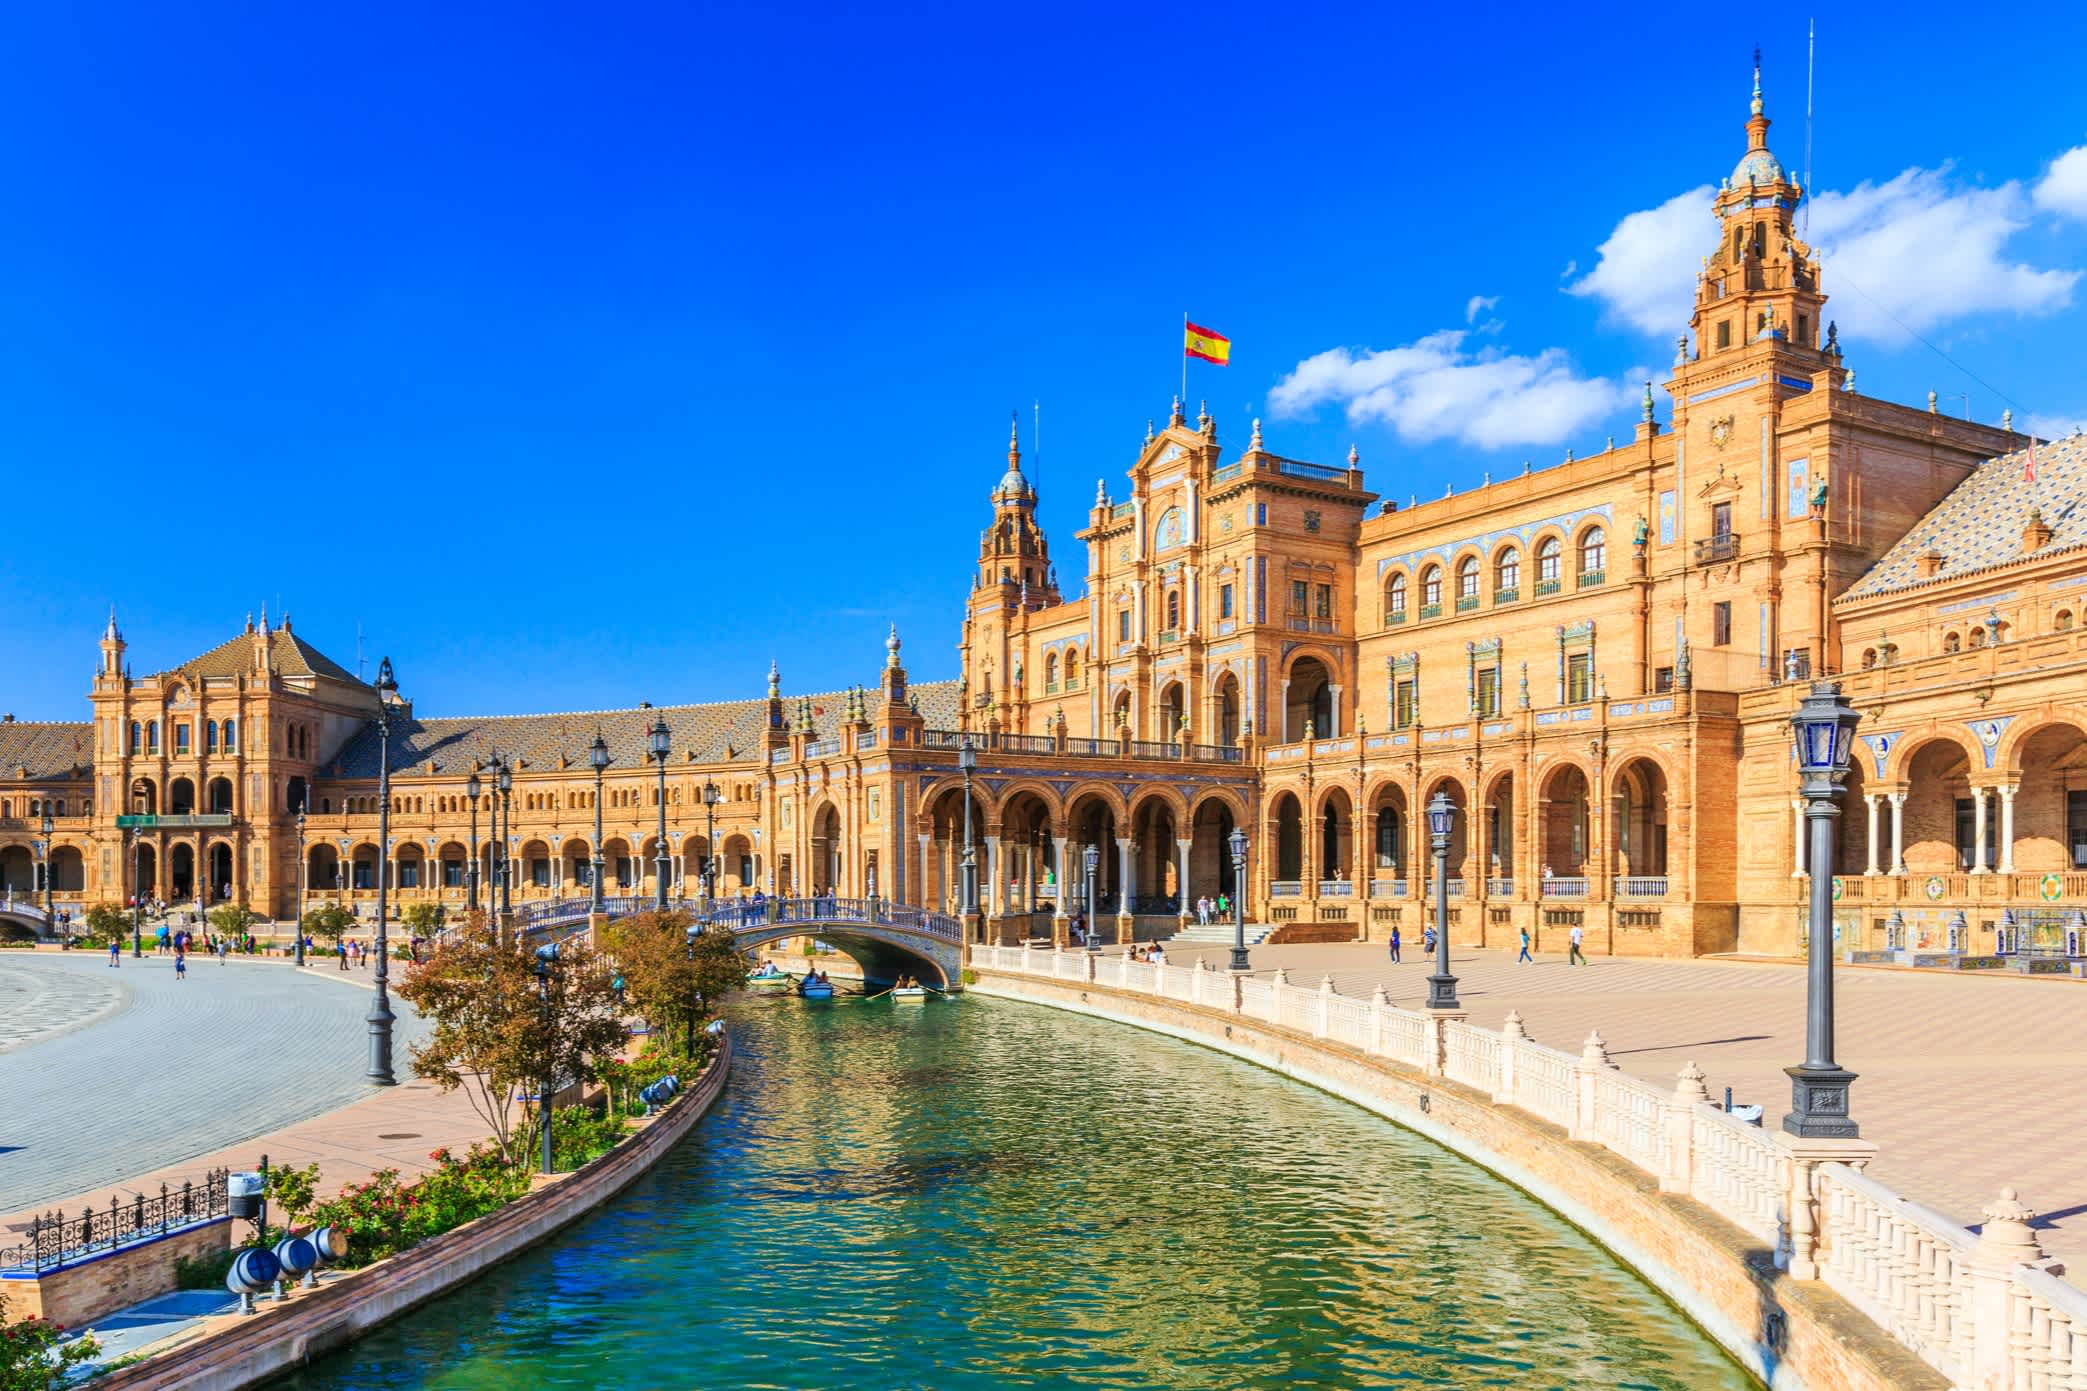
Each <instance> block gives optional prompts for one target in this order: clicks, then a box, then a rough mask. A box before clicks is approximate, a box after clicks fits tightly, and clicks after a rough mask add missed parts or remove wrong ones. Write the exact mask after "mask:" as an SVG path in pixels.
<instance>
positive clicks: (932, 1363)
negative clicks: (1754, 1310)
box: [279, 998, 1753, 1391]
mask: <svg viewBox="0 0 2087 1391" xmlns="http://www.w3.org/2000/svg"><path fill="white" fill-rule="evenodd" d="M733 1024H734V1028H735V1029H736V1030H737V1031H738V1035H739V1039H740V1043H741V1051H740V1054H739V1060H738V1062H737V1065H736V1067H735V1070H734V1075H733V1078H732V1082H731V1086H730V1087H729V1089H728V1090H727V1092H726V1094H725V1096H724V1097H723V1098H722V1099H721V1100H720V1102H719V1105H718V1107H717V1109H716V1110H715V1111H714V1112H713V1113H712V1114H711V1115H710V1116H708V1117H706V1118H705V1119H704V1120H703V1122H702V1123H701V1124H700V1125H699V1126H697V1128H696V1130H695V1131H694V1133H693V1135H692V1136H691V1138H690V1139H689V1140H688V1141H687V1142H686V1143H684V1144H683V1145H682V1146H681V1147H680V1148H679V1149H678V1150H677V1151H676V1152H675V1153H674V1154H673V1155H671V1156H669V1157H668V1158H667V1159H666V1160H664V1161H662V1162H661V1164H660V1165H659V1166H658V1167H657V1168H656V1169H655V1170H654V1171H653V1173H652V1174H650V1175H648V1176H647V1177H646V1178H645V1179H644V1180H642V1181H640V1182H639V1183H638V1184H637V1185H635V1186H634V1187H633V1188H631V1189H630V1190H628V1191H627V1192H626V1193H625V1194H624V1195H623V1196H622V1197H621V1198H620V1199H618V1200H617V1202H616V1203H615V1204H614V1205H613V1206H612V1207H611V1208H610V1209H608V1210H606V1211H604V1212H602V1213H600V1214H598V1215H596V1216H594V1217H592V1218H590V1219H588V1220H586V1221H585V1222H582V1223H580V1224H578V1225H576V1226H574V1227H572V1228H569V1229H568V1230H567V1231H566V1232H565V1233H564V1234H563V1235H562V1236H560V1237H558V1238H557V1239H556V1240H554V1241H553V1242H551V1243H549V1244H547V1245H545V1246H543V1247H541V1248H539V1249H537V1250H535V1251H532V1252H530V1253H528V1254H525V1255H524V1256H522V1257H520V1258H518V1259H517V1260H515V1261H513V1262H511V1263H509V1264H508V1265H506V1266H504V1267H502V1268H501V1269H500V1270H498V1271H497V1272H495V1273H493V1274H492V1275H489V1276H487V1277H485V1278H482V1279H480V1280H478V1281H476V1282H474V1283H473V1284H471V1285H469V1286H467V1287H465V1288H464V1289H462V1290H460V1291H458V1292H457V1293H455V1294H453V1295H451V1296H449V1297H447V1298H445V1299H442V1300H440V1301H437V1302H436V1303H434V1304H431V1305H428V1306H425V1307H423V1308H422V1309H420V1310H418V1311H417V1312H415V1313H413V1314H411V1315H409V1316H407V1317H406V1318H404V1319H401V1320H399V1321H398V1322H396V1323H393V1324H390V1325H388V1326H387V1327H385V1328H383V1329H380V1330H378V1331H377V1332H376V1333H375V1334H373V1335H372V1336H371V1337H369V1338H368V1339H366V1340H364V1341H363V1342H361V1343H359V1344H356V1345H355V1346H354V1347H352V1348H349V1349H345V1350H343V1351H342V1352H339V1353H337V1354H335V1355H333V1356H331V1357H329V1358H327V1359H325V1360H324V1361H322V1362H319V1363H316V1364H314V1365H313V1366H312V1367H311V1368H309V1369H307V1370H306V1371H305V1372H303V1373H302V1374H300V1375H298V1376H295V1377H292V1378H288V1379H286V1380H284V1381H282V1382H281V1383H279V1385H280V1386H281V1387H285V1388H287V1387H297V1388H321V1387H324V1388H350V1387H353V1388H375V1387H416V1388H418V1387H430V1388H435V1387H440V1388H494V1387H501V1388H506V1387H519V1386H531V1387H535V1386H558V1387H566V1386H569V1387H614V1388H679V1387H705V1388H712V1387H716V1388H723V1387H805V1388H856V1387H863V1388H873V1387H874V1388H884V1387H937V1388H984V1387H1008V1386H1082V1387H1166V1388H1205V1387H1207V1388H1234V1387H1270V1388H1274V1387H1285V1388H1289V1387H1343V1388H1345V1387H1360V1386H1455V1387H1566V1386H1572V1387H1584V1388H1610V1387H1619V1388H1641V1387H1642V1388H1675V1391H1718V1389H1719V1388H1728V1387H1729V1388H1739V1387H1747V1386H1751V1385H1752V1384H1753V1383H1752V1382H1751V1381H1750V1380H1749V1379H1748V1377H1747V1376H1746V1375H1745V1374H1744V1373H1743V1372H1741V1371H1740V1370H1739V1369H1738V1367H1736V1366H1735V1365H1734V1364H1733V1363H1731V1362H1730V1361H1729V1360H1728V1359H1727V1358H1726V1357H1725V1356H1724V1355H1723V1354H1722V1353H1721V1352H1720V1351H1719V1350H1718V1349H1717V1347H1716V1346H1715V1345H1714V1344H1712V1343H1711V1342H1710V1340H1709V1339H1708V1338H1707V1337H1706V1336H1704V1335H1703V1334H1702V1333H1701V1332H1700V1331H1699V1330H1698V1329H1696V1328H1695V1327H1694V1326H1693V1325H1692V1324H1690V1323H1688V1322H1687V1321H1686V1320H1684V1319H1683V1318H1682V1317H1681V1316H1680V1315H1679V1314H1678V1313H1677V1312H1675V1311H1674V1310H1673V1309H1672V1308H1671V1307H1669V1306H1668V1305H1667V1304H1666V1303H1664V1302H1663V1301H1662V1300H1661V1299H1660V1298H1659V1297H1658V1296H1657V1295H1656V1294H1654V1293H1653V1292H1652V1291H1651V1290H1650V1289H1649V1288H1648V1287H1647V1286H1645V1285H1644V1284H1643V1283H1642V1282H1640V1281H1639V1280H1638V1279H1637V1278H1635V1277H1634V1276H1633V1275H1632V1274H1631V1273H1630V1272H1629V1271H1628V1270H1626V1269H1625V1268H1624V1267H1622V1266H1621V1265H1619V1264H1618V1263H1617V1262H1616V1261H1615V1260H1614V1259H1612V1258H1611V1257H1609V1256H1608V1255H1606V1254H1605V1253H1604V1252H1603V1251H1602V1250H1601V1248H1600V1247H1598V1246H1596V1245H1595V1244H1594V1243H1593V1242H1592V1241H1590V1240H1589V1239H1588V1238H1586V1237H1585V1236H1583V1235H1581V1234H1580V1233H1579V1232H1578V1231H1576V1230H1574V1229H1573V1228H1572V1227H1570V1226H1569V1225H1567V1224H1566V1223H1565V1222H1563V1221H1561V1220H1560V1219H1559V1218H1557V1217H1556V1216H1555V1215H1553V1214H1552V1213H1550V1212H1548V1211H1547V1210H1545V1209H1544V1208H1542V1207H1540V1206H1538V1205H1537V1204H1536V1203H1535V1202H1533V1201H1531V1200H1530V1199H1528V1198H1526V1197H1524V1196H1522V1195H1521V1194H1520V1193H1518V1192H1517V1191H1516V1190H1515V1189H1513V1188H1511V1187H1509V1186H1508V1185H1506V1184H1505V1183H1502V1182H1500V1181H1499V1180H1498V1179H1495V1178H1493V1177H1492V1176H1491V1175H1489V1174H1487V1173H1485V1172H1484V1171H1483V1170H1480V1169H1477V1168H1474V1167H1472V1166H1471V1165H1469V1164H1467V1163H1465V1162H1464V1161H1462V1160H1460V1159H1458V1158H1456V1157H1455V1156H1453V1155H1451V1154H1449V1153H1448V1152H1446V1151H1444V1150H1440V1149H1437V1148H1435V1147H1434V1146H1433V1145H1430V1144H1428V1143H1427V1142H1425V1141H1423V1140H1420V1139H1418V1138H1417V1137H1415V1136H1413V1135H1410V1134H1408V1133H1407V1132H1405V1131H1402V1130H1399V1129H1398V1128H1397V1127H1395V1126H1393V1125H1391V1124H1389V1123H1388V1122H1386V1121H1383V1120H1381V1119H1379V1118H1377V1117H1375V1116H1372V1115H1370V1114H1369V1113H1367V1112H1364V1111H1361V1110H1359V1109H1357V1108H1355V1107H1352V1106H1349V1105H1347V1104H1346V1103H1344V1102H1340V1101H1337V1100H1335V1099H1333V1098H1332V1097H1329V1096H1326V1095H1324V1094H1322V1093H1319V1092H1315V1091H1313V1090H1311V1089H1310V1088H1307V1087H1304V1086H1301V1085H1299V1084H1297V1083H1294V1082H1290V1081H1287V1080H1285V1079H1283V1078H1281V1077H1278V1076H1276V1075H1274V1074H1273V1073H1269V1072H1266V1071H1264V1070H1262V1069H1259V1068H1255V1067H1252V1066H1250V1065H1248V1064H1245V1063H1240V1062H1235V1061H1233V1060H1231V1059H1229V1058H1225V1057H1222V1056H1220V1055H1218V1054H1215V1053H1211V1052H1208V1051H1206V1050H1203V1049H1199V1048H1195V1047H1192V1046H1190V1045H1188V1044H1184V1043H1177V1042H1175V1041H1173V1040H1171V1039H1165V1038H1161V1037H1159V1036H1157V1035H1153V1034H1148V1033H1144V1032H1141V1031H1137V1030H1133V1029H1128V1028H1123V1027H1120V1026H1117V1025H1112V1024H1107V1023H1103V1022H1100V1021H1095V1020H1089V1019H1083V1018H1080V1017H1077V1016H1074V1015H1067V1014H1061V1013H1058V1012H1055V1011H1051V1010H1046V1009H1042V1008H1038V1007H1034V1006H1028V1005H1020V1004H1014V1003H1010V1002H1005V1001H992V1000H984V999H979V998H970V999H965V1000H960V1001H936V1002H934V1003H931V1004H929V1005H926V1006H924V1007H923V1006H908V1007H897V1006H893V1005H891V1004H889V1003H883V1004H876V1005H863V1004H837V1005H832V1006H807V1005H805V1004H804V1003H802V1002H800V1001H798V1000H795V999H763V1000H753V1001H748V1002H746V1003H745V1004H744V1005H742V1006H740V1007H739V1008H738V1009H737V1010H735V1011H734V1019H733Z"/></svg>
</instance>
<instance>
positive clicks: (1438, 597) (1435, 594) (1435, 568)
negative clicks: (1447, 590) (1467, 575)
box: [1420, 565, 1442, 608]
mask: <svg viewBox="0 0 2087 1391" xmlns="http://www.w3.org/2000/svg"><path fill="white" fill-rule="evenodd" d="M1420 603H1421V607H1422V608H1439V607H1440V606H1441V604H1442V567H1441V566H1439V565H1430V566H1429V567H1428V568H1427V569H1425V570H1423V571H1421V572H1420Z"/></svg>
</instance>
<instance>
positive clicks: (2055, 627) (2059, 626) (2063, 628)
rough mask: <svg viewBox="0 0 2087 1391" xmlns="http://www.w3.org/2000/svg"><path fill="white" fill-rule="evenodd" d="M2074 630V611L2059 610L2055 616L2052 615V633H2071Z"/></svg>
mask: <svg viewBox="0 0 2087 1391" xmlns="http://www.w3.org/2000/svg"><path fill="white" fill-rule="evenodd" d="M2072 630H2073V611H2072V610H2071V609H2060V610H2058V612H2056V613H2054V614H2052V615H2051V631H2052V632H2054V633H2069V632H2071V631H2072Z"/></svg>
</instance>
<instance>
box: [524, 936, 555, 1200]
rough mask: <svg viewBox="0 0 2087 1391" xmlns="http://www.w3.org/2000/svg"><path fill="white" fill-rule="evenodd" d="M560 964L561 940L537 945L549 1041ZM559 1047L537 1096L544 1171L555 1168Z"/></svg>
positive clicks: (547, 1053) (549, 1051)
mask: <svg viewBox="0 0 2087 1391" xmlns="http://www.w3.org/2000/svg"><path fill="white" fill-rule="evenodd" d="M557 965H558V944H557V943H556V942H546V943H544V944H543V945H542V946H540V947H538V948H537V949H536V965H535V966H533V967H531V968H530V969H531V970H533V971H534V972H535V973H536V993H537V997H538V998H539V999H540V1000H542V1002H543V1027H544V1038H545V1042H546V1044H548V1043H549V1040H550V1035H551V974H552V972H553V971H554V970H555V969H556V968H557ZM556 1052H557V1050H556V1049H555V1048H551V1047H548V1046H546V1047H545V1049H544V1057H545V1060H546V1061H545V1063H544V1075H543V1081H542V1083H541V1086H542V1087H543V1094H542V1095H541V1096H539V1097H538V1098H537V1103H536V1109H537V1110H539V1111H541V1112H542V1113H543V1117H542V1119H543V1171H544V1172H545V1173H547V1174H548V1173H550V1172H551V1094H552V1092H553V1090H554V1089H555V1088H556V1087H557V1085H558V1077H557V1070H558V1064H557V1063H556V1062H555V1061H552V1059H553V1058H554V1056H555V1054H556Z"/></svg>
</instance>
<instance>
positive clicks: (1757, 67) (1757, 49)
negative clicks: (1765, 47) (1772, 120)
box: [1752, 44, 1761, 116]
mask: <svg viewBox="0 0 2087 1391" xmlns="http://www.w3.org/2000/svg"><path fill="white" fill-rule="evenodd" d="M1752 111H1753V114H1754V115H1756V116H1758V115H1760V114H1761V46H1760V45H1759V44H1755V45H1754V104H1753V107H1752Z"/></svg>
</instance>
